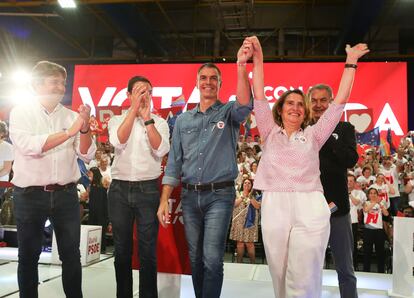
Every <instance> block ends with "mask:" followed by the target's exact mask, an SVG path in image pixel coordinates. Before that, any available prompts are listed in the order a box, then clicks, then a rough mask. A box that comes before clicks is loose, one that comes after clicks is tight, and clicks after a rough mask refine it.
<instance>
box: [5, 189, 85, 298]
mask: <svg viewBox="0 0 414 298" xmlns="http://www.w3.org/2000/svg"><path fill="white" fill-rule="evenodd" d="M13 201H14V214H15V217H16V223H17V239H18V245H19V265H18V268H17V277H18V283H19V290H20V297H38V292H37V285H38V282H39V276H38V271H37V263H38V261H39V256H40V253H41V250H42V239H43V231H44V227H45V222H46V220H47V219H48V218H49V219H50V221H51V222H52V224H53V227H54V230H55V233H56V241H57V245H58V252H59V258H60V260H61V261H62V283H63V290H64V292H65V294H66V297H70V298H79V297H82V289H81V281H82V268H81V263H80V252H79V242H80V214H79V200H78V194H77V190H76V186H75V185H74V186H73V187H71V188H68V189H65V190H60V191H54V192H45V191H43V190H31V191H28V190H26V189H24V188H20V187H17V186H16V187H15V189H14V196H13Z"/></svg>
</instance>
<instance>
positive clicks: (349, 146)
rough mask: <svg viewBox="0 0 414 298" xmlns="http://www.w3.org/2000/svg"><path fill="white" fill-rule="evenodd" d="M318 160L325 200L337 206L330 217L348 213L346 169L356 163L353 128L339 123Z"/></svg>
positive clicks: (356, 153)
mask: <svg viewBox="0 0 414 298" xmlns="http://www.w3.org/2000/svg"><path fill="white" fill-rule="evenodd" d="M319 159H320V171H321V182H322V186H323V190H324V195H325V197H326V200H327V201H328V203H330V202H334V203H335V204H336V206H338V210H337V211H336V212H334V213H332V216H339V215H345V214H347V213H349V197H348V178H347V169H348V168H352V167H353V166H354V165H355V164H356V162H357V161H358V152H357V151H356V140H355V129H354V126H353V125H352V124H350V123H349V122H339V123H338V125H337V126H336V128H335V130H334V132H333V133H332V135H331V136H330V137H329V139H328V140H327V141H326V143H325V144H324V145H323V147H322V148H321V150H320V151H319Z"/></svg>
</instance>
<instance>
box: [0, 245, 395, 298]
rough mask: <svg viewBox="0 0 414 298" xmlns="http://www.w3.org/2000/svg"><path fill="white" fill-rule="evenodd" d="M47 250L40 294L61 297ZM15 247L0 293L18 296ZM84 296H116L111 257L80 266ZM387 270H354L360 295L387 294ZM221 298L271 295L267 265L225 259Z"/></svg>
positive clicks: (328, 286) (328, 297) (331, 284)
mask: <svg viewBox="0 0 414 298" xmlns="http://www.w3.org/2000/svg"><path fill="white" fill-rule="evenodd" d="M50 258H51V256H50V253H42V256H41V258H40V264H39V279H40V281H41V283H40V285H39V297H41V298H57V297H64V294H63V290H62V285H61V279H60V276H61V268H60V266H57V265H50V264H49V263H50ZM16 260H17V249H16V248H0V297H13V298H17V297H19V294H18V286H17V276H16V270H17V262H16ZM82 274H83V283H82V284H83V296H84V297H85V298H88V297H91V298H95V297H99V298H105V297H108V298H112V297H116V295H115V291H116V284H115V273H114V267H113V257H112V256H111V255H109V254H108V255H101V259H100V261H99V262H97V263H94V264H92V265H90V266H87V267H83V270H82ZM138 275H139V272H138V271H134V297H138ZM391 277H392V276H391V275H390V274H376V273H364V272H357V278H358V294H359V298H382V297H388V294H387V291H388V290H389V289H391V287H392V278H391ZM193 297H194V294H193V288H192V283H191V277H190V276H182V279H181V296H180V298H193ZM221 297H223V298H233V297H237V298H251V297H260V298H266V297H269V298H271V297H274V295H273V289H272V283H271V278H270V274H269V271H268V268H267V265H250V264H234V263H225V265H224V285H223V291H222V295H221ZM322 297H323V298H339V297H340V296H339V291H338V285H337V279H336V272H335V271H334V270H324V274H323V294H322Z"/></svg>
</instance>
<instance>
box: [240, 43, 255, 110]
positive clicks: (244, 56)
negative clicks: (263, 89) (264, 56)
mask: <svg viewBox="0 0 414 298" xmlns="http://www.w3.org/2000/svg"><path fill="white" fill-rule="evenodd" d="M252 54H253V46H252V43H251V42H250V40H248V39H247V38H246V39H245V40H244V41H243V44H242V46H241V47H240V49H239V51H238V52H237V101H238V102H239V104H240V105H243V106H245V105H248V104H249V103H250V94H251V93H250V84H249V78H248V77H247V70H246V65H247V61H249V59H250V58H251V57H252Z"/></svg>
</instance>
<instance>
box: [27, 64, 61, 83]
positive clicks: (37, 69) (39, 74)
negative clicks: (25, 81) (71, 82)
mask: <svg viewBox="0 0 414 298" xmlns="http://www.w3.org/2000/svg"><path fill="white" fill-rule="evenodd" d="M55 75H62V76H63V78H64V79H65V80H66V78H67V73H66V69H65V68H64V67H63V66H62V65H59V64H57V63H54V62H50V61H39V62H37V63H36V65H35V66H34V67H33V68H32V73H31V82H32V85H33V84H38V83H42V82H43V80H44V79H45V78H46V77H50V76H55Z"/></svg>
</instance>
